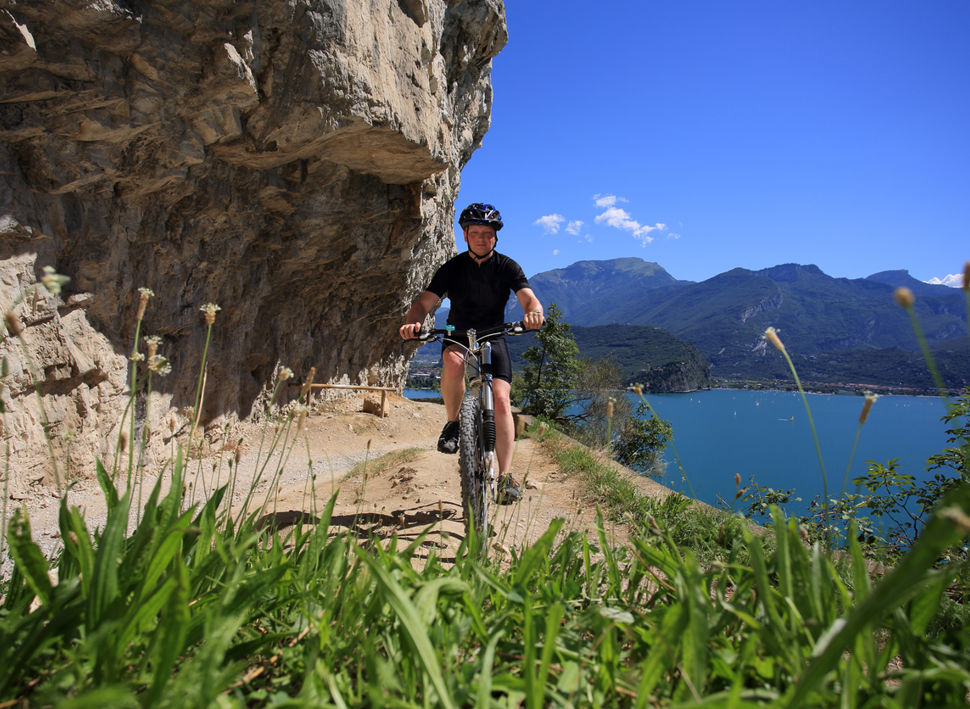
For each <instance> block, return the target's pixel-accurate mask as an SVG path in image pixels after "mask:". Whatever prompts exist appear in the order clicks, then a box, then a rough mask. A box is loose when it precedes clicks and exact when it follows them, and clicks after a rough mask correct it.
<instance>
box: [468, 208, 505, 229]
mask: <svg viewBox="0 0 970 709" xmlns="http://www.w3.org/2000/svg"><path fill="white" fill-rule="evenodd" d="M458 224H459V225H460V226H461V228H462V229H467V228H468V226H469V225H470V224H482V225H484V226H490V227H492V228H493V229H495V231H498V230H499V229H501V228H502V215H501V214H499V211H498V210H497V209H496V208H495V207H493V206H492V205H490V204H483V203H481V202H475V203H474V204H469V205H468V206H467V207H465V211H463V212H462V213H461V216H460V217H458Z"/></svg>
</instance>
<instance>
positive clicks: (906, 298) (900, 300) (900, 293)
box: [893, 286, 916, 310]
mask: <svg viewBox="0 0 970 709" xmlns="http://www.w3.org/2000/svg"><path fill="white" fill-rule="evenodd" d="M893 298H895V299H896V303H897V304H898V305H899V307H901V308H906V309H907V310H908V309H909V308H912V307H913V303H914V302H915V301H916V296H914V295H913V291H911V290H910V289H909V288H907V287H906V286H900V287H899V288H897V289H896V291H895V292H894V293H893Z"/></svg>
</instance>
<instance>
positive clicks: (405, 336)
mask: <svg viewBox="0 0 970 709" xmlns="http://www.w3.org/2000/svg"><path fill="white" fill-rule="evenodd" d="M399 332H400V333H401V339H402V340H413V339H414V338H416V337H417V336H418V333H419V332H421V323H419V322H411V323H408V324H407V325H401V329H400V331H399Z"/></svg>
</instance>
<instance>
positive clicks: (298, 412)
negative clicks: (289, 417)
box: [293, 406, 309, 433]
mask: <svg viewBox="0 0 970 709" xmlns="http://www.w3.org/2000/svg"><path fill="white" fill-rule="evenodd" d="M308 413H309V409H307V407H305V406H294V407H293V415H294V416H295V417H296V431H297V433H299V432H300V431H302V430H303V423H304V422H305V421H306V417H307V414H308Z"/></svg>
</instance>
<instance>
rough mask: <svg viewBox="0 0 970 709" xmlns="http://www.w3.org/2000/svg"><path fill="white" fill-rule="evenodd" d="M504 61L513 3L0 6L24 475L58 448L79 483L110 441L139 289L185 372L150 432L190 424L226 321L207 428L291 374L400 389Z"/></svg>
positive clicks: (13, 365)
mask: <svg viewBox="0 0 970 709" xmlns="http://www.w3.org/2000/svg"><path fill="white" fill-rule="evenodd" d="M506 39H507V33H506V26H505V16H504V6H503V4H502V2H501V0H258V1H257V0H251V1H249V2H243V1H232V0H194V1H192V2H189V1H188V0H145V1H142V2H137V1H131V2H122V1H121V0H97V1H94V0H57V1H56V2H54V1H52V0H17V1H14V0H0V99H2V100H0V172H2V182H0V307H2V308H3V309H10V310H11V316H9V317H8V318H7V320H8V322H9V328H11V332H8V335H7V337H6V339H5V340H4V341H3V343H2V344H0V352H2V354H3V356H4V357H5V358H6V359H7V362H8V364H7V367H8V373H7V375H6V377H5V378H4V379H3V381H4V387H3V390H2V392H0V398H2V402H3V404H4V408H5V412H4V414H3V416H4V430H3V436H4V438H5V439H6V441H7V442H8V443H10V444H11V445H12V447H13V452H14V457H15V459H16V457H17V456H18V455H21V454H23V455H26V454H27V453H28V452H30V451H31V450H33V451H35V452H41V453H43V452H46V445H47V444H46V443H44V430H45V429H46V430H47V433H48V434H49V435H50V439H51V440H52V441H53V443H52V445H54V446H55V448H57V449H65V450H66V449H67V448H68V447H69V448H70V450H71V451H72V455H73V458H74V463H75V464H78V463H85V462H90V460H91V458H92V456H94V455H101V456H103V455H105V453H106V451H107V450H108V449H109V448H110V446H111V445H113V442H114V441H115V440H117V439H116V438H115V437H116V436H117V435H118V433H119V432H118V430H117V428H113V426H115V425H116V423H117V421H118V420H119V418H120V415H121V412H122V410H123V408H124V406H125V405H126V403H127V400H128V392H129V380H128V377H129V374H128V357H129V355H130V354H131V352H132V349H133V347H134V336H135V330H136V322H137V320H136V314H137V310H138V304H139V291H138V289H139V288H140V287H143V288H150V289H151V290H152V291H153V292H154V294H155V295H154V297H152V298H151V299H150V301H149V303H148V307H147V310H146V312H145V316H144V320H143V322H142V323H141V328H140V333H141V335H142V336H145V335H158V336H160V337H161V340H162V341H161V344H160V345H159V349H158V352H159V354H161V355H164V356H165V357H167V358H169V359H170V360H171V364H172V373H171V374H169V375H168V376H166V377H164V378H163V377H159V376H153V379H152V391H153V392H154V394H153V395H152V397H151V401H149V400H148V397H146V396H144V395H139V397H138V398H137V400H136V413H137V417H138V428H139V432H138V433H137V434H136V435H141V431H142V427H143V426H146V425H147V429H146V430H147V431H148V433H149V434H150V435H151V436H152V437H153V439H154V438H158V437H161V432H162V431H164V432H165V434H166V435H170V434H169V433H168V431H169V430H176V429H177V428H178V426H180V425H184V423H185V422H184V416H183V418H182V419H178V414H179V412H180V411H181V412H183V413H184V412H185V411H186V409H187V408H188V407H192V406H193V404H194V398H195V392H196V384H197V380H198V378H199V372H200V362H201V360H202V354H203V350H204V348H205V343H206V334H207V330H206V325H205V323H204V321H203V319H202V317H201V313H200V307H201V306H202V305H204V304H205V303H210V302H211V303H217V304H218V305H219V306H220V307H221V310H220V311H219V312H218V314H217V317H216V322H215V324H214V325H213V327H212V331H211V340H210V342H209V345H208V350H207V351H208V367H207V371H206V389H205V396H204V400H203V405H202V413H201V419H202V422H203V423H205V422H210V423H212V422H218V421H220V420H222V419H223V418H224V417H227V416H228V417H232V416H239V417H245V416H250V415H252V414H253V413H254V408H255V405H256V402H258V401H259V400H260V397H261V395H262V396H265V392H266V391H267V389H268V388H269V387H271V386H272V384H273V382H274V379H275V377H276V375H277V373H278V370H279V368H280V367H281V366H284V365H285V366H287V367H289V368H291V369H292V370H293V372H294V373H295V374H296V377H297V378H300V377H302V376H305V374H306V372H307V371H308V370H309V368H310V367H311V366H313V367H316V371H317V375H316V381H318V382H319V381H343V382H352V383H357V382H363V383H366V382H367V381H368V380H371V381H376V382H377V383H379V384H384V385H399V384H401V383H402V382H403V377H404V375H405V372H406V367H407V362H408V360H409V358H410V355H411V354H412V352H413V346H405V345H404V343H402V342H401V340H400V338H399V337H398V336H397V332H396V331H397V328H398V327H399V325H400V323H401V320H402V318H403V315H404V313H405V312H406V310H407V307H408V305H409V304H410V301H411V300H412V299H413V298H414V297H415V295H416V294H417V293H418V292H419V291H420V290H421V289H422V288H423V286H424V285H425V284H426V283H427V281H428V279H429V278H430V275H431V273H432V272H433V270H434V268H436V267H437V266H438V265H439V264H440V263H442V262H443V261H444V260H445V259H446V258H447V257H449V256H450V255H451V254H452V253H453V251H454V247H453V234H452V224H453V219H454V206H453V203H454V200H455V198H456V196H457V190H458V186H459V180H460V170H461V168H462V167H463V166H464V165H465V163H466V162H467V161H468V159H469V158H470V157H471V154H472V152H473V151H474V150H475V149H476V148H477V147H478V146H479V145H480V144H481V140H482V137H483V135H484V134H485V131H486V130H487V128H488V125H489V113H490V108H491V84H490V71H491V59H492V57H494V56H495V55H496V54H497V53H498V52H499V50H500V49H501V48H502V46H503V45H504V44H505V42H506ZM47 265H49V266H52V267H54V268H55V269H56V271H57V272H58V273H61V274H65V275H67V276H69V277H70V278H71V281H70V283H68V284H67V285H66V286H65V289H64V291H63V292H61V293H60V294H59V295H53V294H50V293H48V292H47V291H46V290H44V289H40V288H38V286H37V283H38V281H39V280H40V279H41V277H42V276H43V275H44V272H43V271H42V268H43V267H44V266H47ZM18 329H20V330H22V334H21V335H20V336H19V337H14V336H13V331H16V330H18ZM138 350H139V352H144V351H145V347H144V344H143V343H142V342H139V344H138ZM144 371H145V369H144V365H140V369H139V376H142V374H143V373H144ZM166 418H169V419H171V426H169V425H167V423H168V422H166V425H164V426H163V425H162V423H163V419H166ZM177 419H178V420H177Z"/></svg>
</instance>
